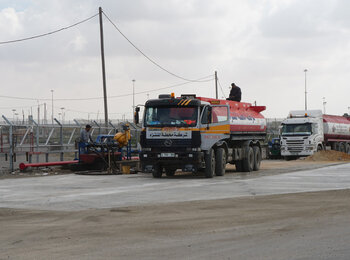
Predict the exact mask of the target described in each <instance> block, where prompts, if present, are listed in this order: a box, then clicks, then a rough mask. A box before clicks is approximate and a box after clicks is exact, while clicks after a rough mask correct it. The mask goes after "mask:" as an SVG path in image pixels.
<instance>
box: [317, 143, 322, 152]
mask: <svg viewBox="0 0 350 260" xmlns="http://www.w3.org/2000/svg"><path fill="white" fill-rule="evenodd" d="M322 150H323V148H322V145H320V144H319V145H318V146H317V152H319V151H322Z"/></svg>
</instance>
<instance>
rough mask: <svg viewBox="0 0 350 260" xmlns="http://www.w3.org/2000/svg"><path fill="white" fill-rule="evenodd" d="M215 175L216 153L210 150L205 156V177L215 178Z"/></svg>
mask: <svg viewBox="0 0 350 260" xmlns="http://www.w3.org/2000/svg"><path fill="white" fill-rule="evenodd" d="M214 173H215V153H214V150H213V149H210V150H209V151H208V153H207V154H205V171H204V174H205V177H206V178H213V177H214Z"/></svg>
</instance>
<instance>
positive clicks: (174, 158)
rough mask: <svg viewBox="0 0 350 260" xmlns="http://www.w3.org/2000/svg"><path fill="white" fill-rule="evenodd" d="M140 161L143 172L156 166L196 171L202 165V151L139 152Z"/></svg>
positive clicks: (149, 170)
mask: <svg viewBox="0 0 350 260" xmlns="http://www.w3.org/2000/svg"><path fill="white" fill-rule="evenodd" d="M140 161H141V166H142V170H143V171H144V172H153V171H154V168H155V167H156V166H161V167H163V168H172V169H181V170H183V171H186V172H196V171H197V170H198V169H199V168H203V167H204V152H202V151H201V152H198V151H196V152H194V151H192V152H141V153H140Z"/></svg>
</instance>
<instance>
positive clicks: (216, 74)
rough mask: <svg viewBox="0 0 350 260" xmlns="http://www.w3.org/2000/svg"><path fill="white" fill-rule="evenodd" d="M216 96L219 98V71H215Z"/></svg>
mask: <svg viewBox="0 0 350 260" xmlns="http://www.w3.org/2000/svg"><path fill="white" fill-rule="evenodd" d="M215 98H216V99H218V73H217V71H215Z"/></svg>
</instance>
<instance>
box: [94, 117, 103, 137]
mask: <svg viewBox="0 0 350 260" xmlns="http://www.w3.org/2000/svg"><path fill="white" fill-rule="evenodd" d="M94 123H95V125H97V127H98V134H99V135H100V134H101V126H100V125H99V124H98V123H97V122H96V121H95V120H94Z"/></svg>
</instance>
